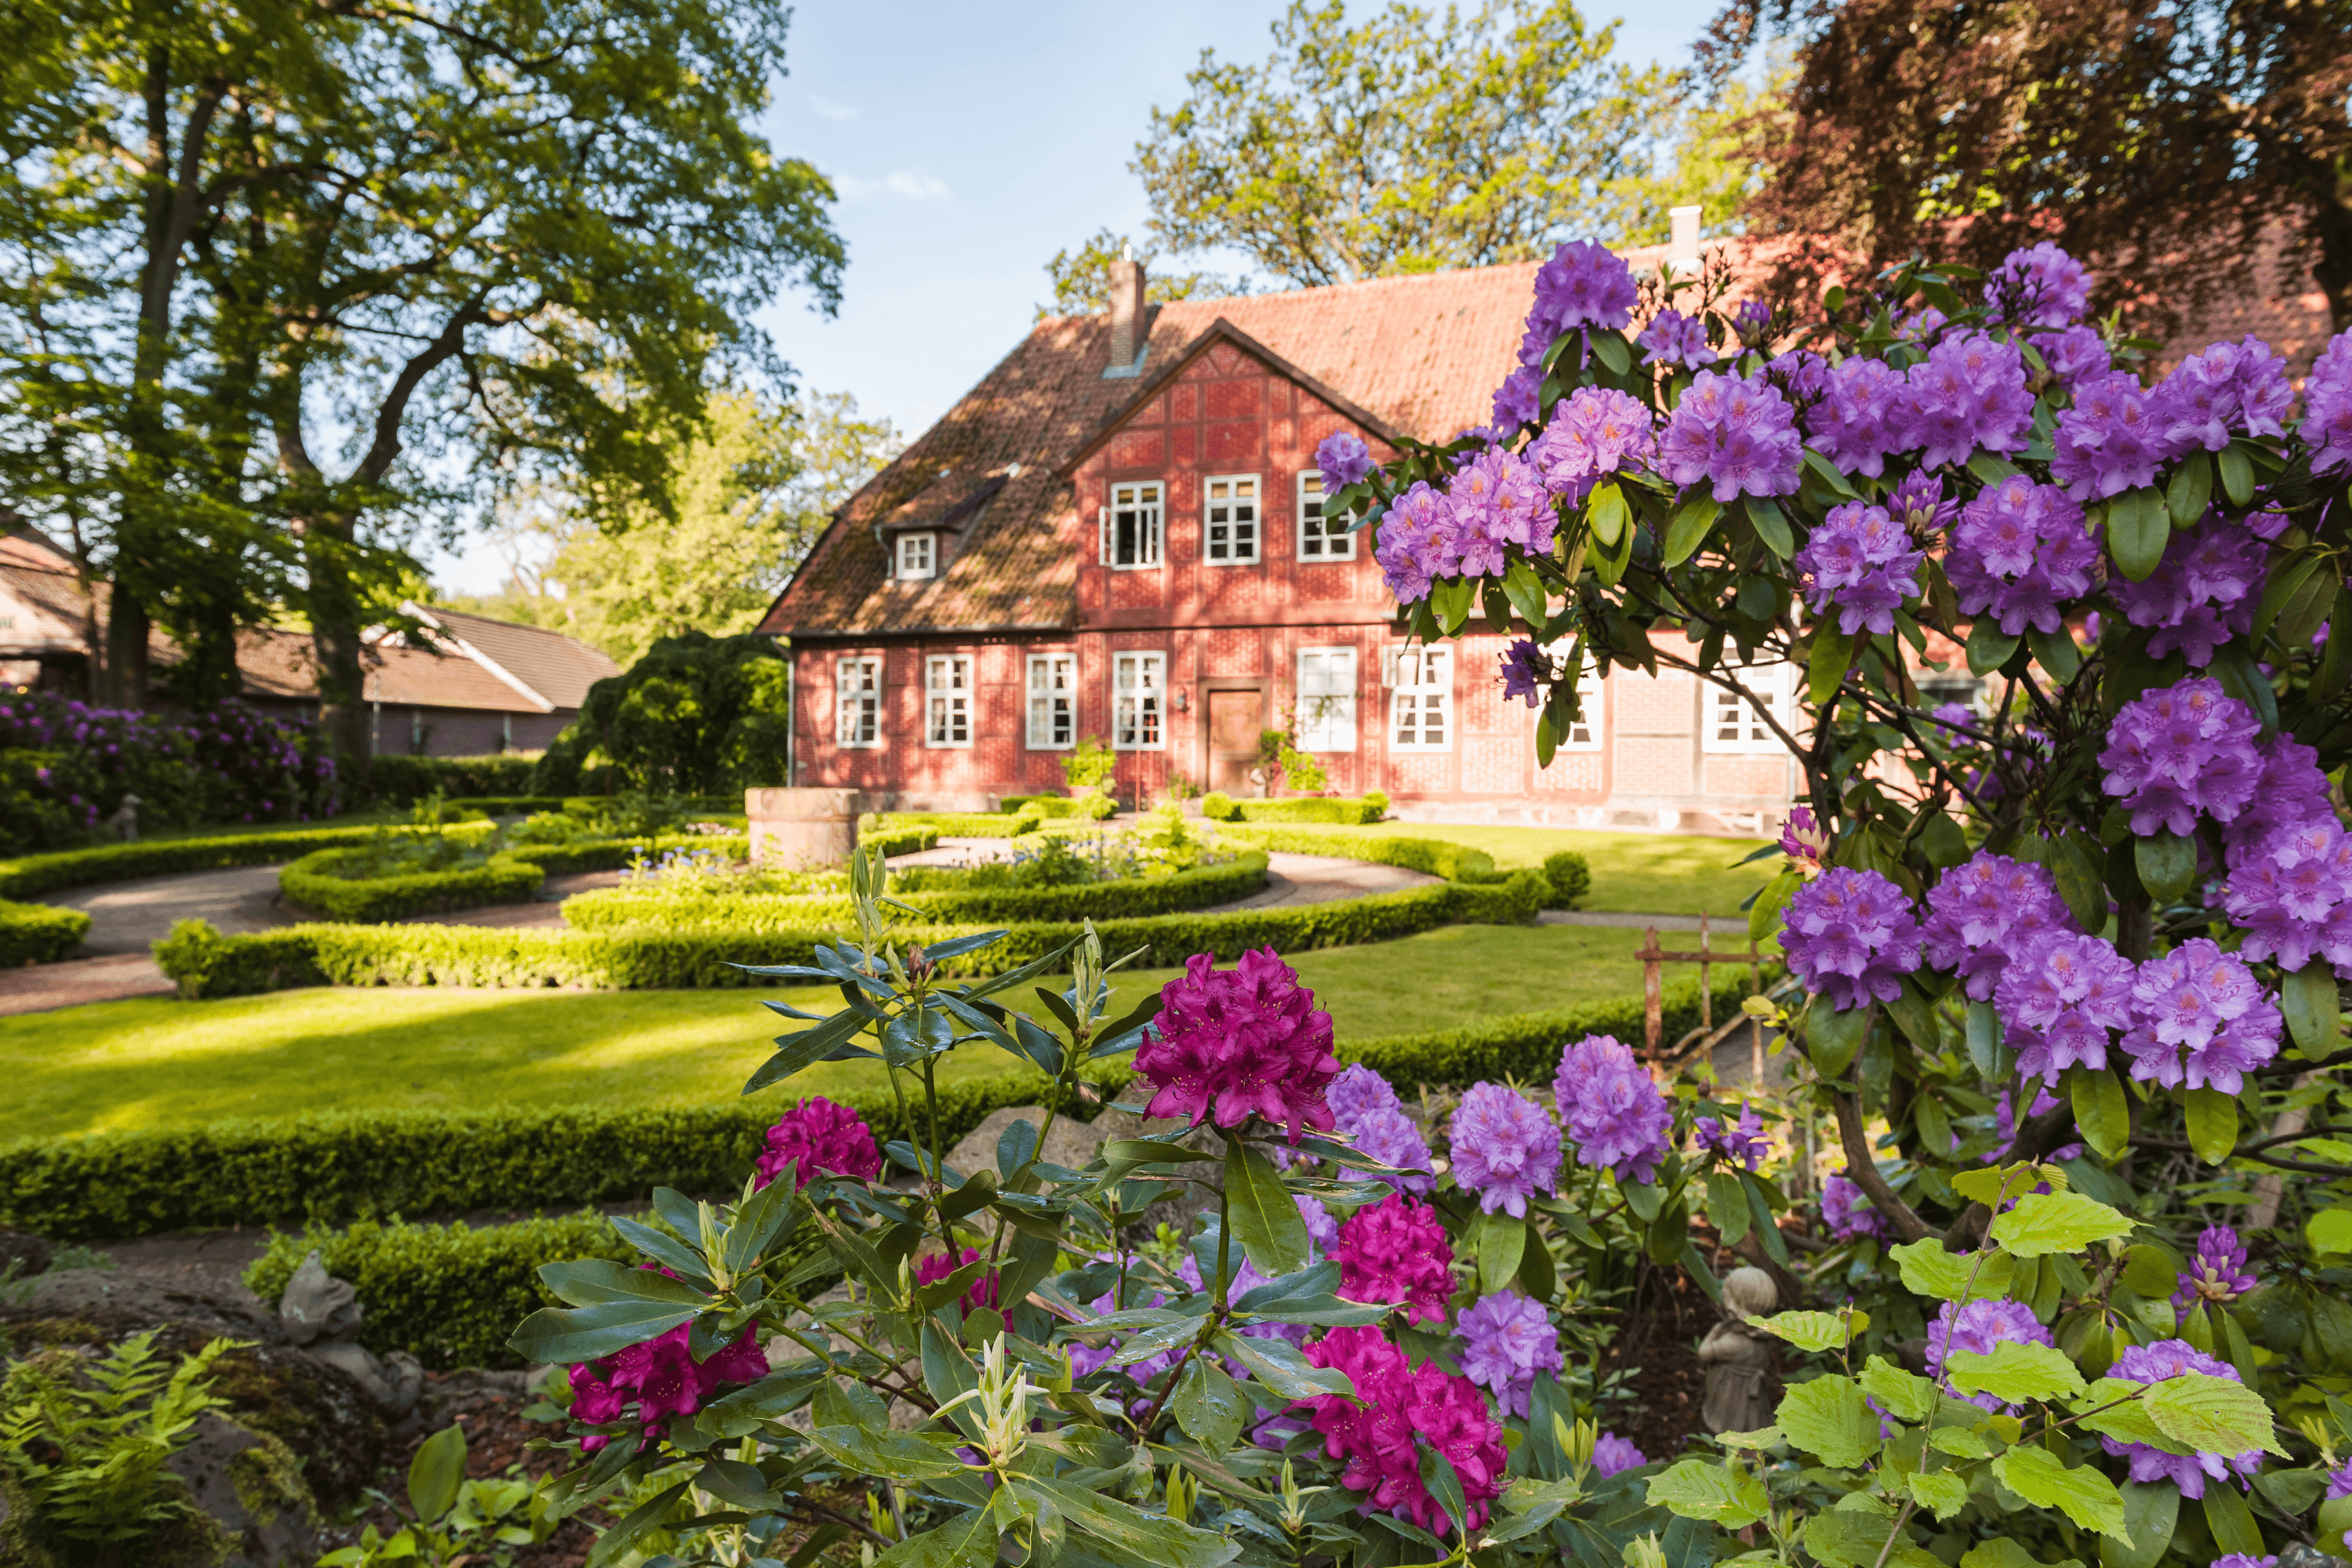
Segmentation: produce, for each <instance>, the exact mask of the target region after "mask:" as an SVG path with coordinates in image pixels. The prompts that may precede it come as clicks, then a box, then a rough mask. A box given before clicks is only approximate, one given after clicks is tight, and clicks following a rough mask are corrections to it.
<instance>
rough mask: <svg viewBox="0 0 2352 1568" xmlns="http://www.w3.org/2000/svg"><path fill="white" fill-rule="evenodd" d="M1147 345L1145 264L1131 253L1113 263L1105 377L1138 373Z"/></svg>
mask: <svg viewBox="0 0 2352 1568" xmlns="http://www.w3.org/2000/svg"><path fill="white" fill-rule="evenodd" d="M1143 346H1144V339H1143V263H1142V262H1140V261H1138V260H1137V259H1136V258H1135V254H1134V252H1133V251H1129V252H1128V253H1127V254H1125V255H1122V256H1121V257H1120V258H1118V260H1116V261H1114V262H1112V263H1111V264H1110V363H1109V364H1108V365H1106V366H1104V367H1103V374H1105V375H1106V376H1130V375H1134V374H1137V373H1138V372H1139V370H1140V369H1141V368H1142V367H1141V365H1140V364H1139V363H1137V362H1138V360H1139V357H1140V354H1141V351H1142V349H1143Z"/></svg>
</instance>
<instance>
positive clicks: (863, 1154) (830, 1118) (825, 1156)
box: [752, 1098, 882, 1187]
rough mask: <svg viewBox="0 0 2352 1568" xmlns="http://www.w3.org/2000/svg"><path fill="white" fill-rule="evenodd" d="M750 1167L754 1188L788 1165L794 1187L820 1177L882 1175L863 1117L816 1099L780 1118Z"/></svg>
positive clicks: (862, 1179) (879, 1157)
mask: <svg viewBox="0 0 2352 1568" xmlns="http://www.w3.org/2000/svg"><path fill="white" fill-rule="evenodd" d="M752 1166H753V1169H754V1171H755V1172H756V1174H755V1175H754V1176H753V1178H752V1180H753V1183H754V1184H755V1185H758V1186H762V1187H764V1186H766V1185H767V1184H769V1183H771V1182H772V1181H774V1180H775V1179H776V1178H777V1177H778V1176H781V1175H782V1174H783V1173H784V1171H785V1169H786V1167H788V1166H789V1167H791V1168H792V1170H793V1185H794V1186H795V1187H805V1186H807V1185H808V1184H809V1183H810V1182H812V1181H814V1179H815V1178H816V1176H817V1173H819V1172H823V1173H825V1174H827V1175H833V1176H848V1177H851V1178H853V1179H854V1180H856V1181H860V1182H870V1181H872V1180H873V1179H874V1178H875V1177H877V1176H878V1175H880V1174H881V1173H882V1152H881V1151H880V1150H878V1149H877V1148H876V1147H875V1146H874V1130H873V1129H872V1128H870V1127H868V1126H866V1119H865V1118H864V1117H862V1116H860V1115H858V1114H857V1112H856V1111H855V1110H851V1109H850V1108H849V1107H847V1106H845V1105H835V1103H834V1102H833V1101H831V1100H825V1099H823V1098H818V1099H813V1100H803V1101H801V1102H800V1103H799V1104H798V1105H796V1106H794V1107H793V1109H792V1110H787V1111H785V1112H784V1114H783V1115H782V1117H780V1118H778V1119H777V1121H776V1124H775V1125H774V1126H773V1127H771V1128H769V1129H768V1135H767V1140H766V1143H765V1146H764V1147H762V1148H761V1151H760V1153H759V1157H758V1158H757V1159H755V1160H754V1161H753V1162H752Z"/></svg>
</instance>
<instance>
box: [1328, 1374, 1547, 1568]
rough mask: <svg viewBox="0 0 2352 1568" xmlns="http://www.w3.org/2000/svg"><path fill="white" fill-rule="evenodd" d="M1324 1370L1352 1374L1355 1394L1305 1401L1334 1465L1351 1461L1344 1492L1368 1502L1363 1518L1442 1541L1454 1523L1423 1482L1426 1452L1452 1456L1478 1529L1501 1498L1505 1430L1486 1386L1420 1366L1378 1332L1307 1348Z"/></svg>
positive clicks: (1467, 1512)
mask: <svg viewBox="0 0 2352 1568" xmlns="http://www.w3.org/2000/svg"><path fill="white" fill-rule="evenodd" d="M1307 1360H1308V1361H1309V1362H1310V1363H1313V1364H1315V1365H1317V1366H1326V1367H1334V1368H1337V1369H1338V1370H1339V1371H1340V1372H1343V1373H1346V1374H1347V1377H1348V1381H1349V1384H1351V1385H1353V1387H1354V1388H1355V1391H1356V1396H1355V1398H1353V1399H1350V1398H1349V1397H1348V1396H1347V1395H1345V1394H1323V1395H1321V1396H1320V1397H1318V1398H1315V1399H1310V1400H1307V1401H1306V1405H1307V1408H1308V1409H1310V1410H1312V1411H1313V1412H1314V1417H1313V1421H1312V1425H1313V1426H1314V1428H1315V1430H1316V1431H1317V1432H1318V1433H1319V1434H1321V1435H1322V1437H1323V1445H1324V1446H1323V1452H1324V1455H1325V1457H1326V1458H1333V1459H1341V1460H1344V1461H1346V1468H1344V1469H1342V1470H1341V1471H1340V1473H1339V1484H1340V1485H1342V1486H1344V1487H1347V1488H1348V1489H1350V1490H1352V1491H1359V1492H1361V1493H1363V1494H1364V1497H1365V1502H1364V1511H1366V1512H1381V1513H1391V1514H1395V1515H1397V1516H1398V1517H1399V1518H1402V1519H1407V1520H1411V1521H1412V1522H1413V1523H1415V1524H1417V1525H1419V1526H1420V1527H1421V1528H1423V1530H1427V1531H1433V1532H1434V1533H1436V1534H1440V1535H1443V1534H1444V1533H1446V1532H1447V1531H1451V1530H1452V1529H1453V1528H1454V1526H1453V1521H1451V1519H1449V1518H1448V1516H1447V1514H1446V1511H1445V1509H1444V1506H1443V1505H1442V1504H1440V1503H1439V1502H1438V1500H1436V1499H1435V1498H1434V1497H1432V1496H1431V1495H1430V1491H1429V1488H1428V1487H1427V1486H1425V1485H1424V1484H1423V1481H1422V1479H1421V1455H1422V1450H1423V1447H1427V1448H1430V1449H1433V1450H1434V1451H1435V1452H1437V1453H1440V1454H1443V1455H1444V1456H1445V1458H1446V1462H1447V1463H1449V1464H1451V1465H1452V1466H1453V1467H1454V1476H1455V1478H1456V1479H1458V1480H1459V1481H1460V1482H1461V1483H1462V1497H1463V1501H1464V1504H1465V1507H1464V1510H1463V1512H1464V1523H1465V1525H1467V1526H1468V1528H1470V1529H1471V1530H1474V1531H1475V1530H1476V1529H1477V1528H1478V1527H1479V1526H1481V1525H1482V1524H1484V1523H1486V1513H1487V1507H1488V1505H1489V1504H1490V1503H1492V1502H1493V1501H1494V1500H1495V1499H1496V1497H1498V1496H1500V1495H1501V1494H1502V1490H1503V1487H1504V1483H1505V1480H1506V1478H1505V1476H1504V1473H1503V1472H1504V1467H1505V1465H1506V1464H1507V1463H1508V1461H1509V1453H1508V1451H1507V1449H1506V1448H1505V1447H1503V1427H1502V1424H1501V1423H1499V1422H1497V1421H1496V1419H1495V1417H1494V1415H1492V1414H1491V1413H1490V1412H1489V1411H1488V1410H1487V1408H1486V1399H1485V1398H1484V1397H1483V1396H1482V1395H1481V1394H1479V1392H1478V1388H1477V1385H1476V1384H1474V1383H1472V1382H1471V1381H1470V1380H1469V1379H1468V1378H1466V1377H1459V1376H1456V1375H1454V1373H1449V1372H1447V1371H1446V1370H1445V1369H1444V1368H1443V1367H1441V1366H1439V1365H1438V1364H1437V1363H1435V1362H1433V1361H1425V1362H1423V1363H1421V1365H1419V1366H1417V1367H1416V1366H1414V1365H1413V1364H1412V1359H1411V1358H1410V1357H1408V1356H1407V1355H1406V1354H1405V1352H1402V1351H1401V1350H1399V1349H1398V1348H1397V1347H1396V1346H1394V1345H1392V1344H1391V1343H1389V1342H1387V1341H1386V1340H1384V1339H1382V1338H1381V1331H1380V1330H1378V1329H1376V1328H1370V1327H1366V1328H1352V1329H1334V1330H1332V1331H1330V1332H1329V1333H1328V1334H1327V1335H1325V1336H1324V1337H1323V1338H1322V1339H1320V1340H1318V1341H1317V1342H1315V1343H1314V1344H1311V1345H1309V1346H1307Z"/></svg>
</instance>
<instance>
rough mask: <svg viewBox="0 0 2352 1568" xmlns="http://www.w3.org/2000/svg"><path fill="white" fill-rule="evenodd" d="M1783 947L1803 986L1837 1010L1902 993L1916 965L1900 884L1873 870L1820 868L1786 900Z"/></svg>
mask: <svg viewBox="0 0 2352 1568" xmlns="http://www.w3.org/2000/svg"><path fill="white" fill-rule="evenodd" d="M1783 920H1784V929H1783V930H1782V931H1781V933H1780V948H1781V951H1782V952H1784V953H1786V954H1787V955H1788V960H1789V967H1790V970H1791V971H1793V972H1794V973H1796V975H1797V977H1798V978H1799V979H1800V980H1801V981H1803V982H1804V984H1805V989H1806V990H1808V991H1811V992H1812V993H1814V994H1817V995H1820V996H1824V997H1826V998H1828V1000H1829V1004H1830V1005H1831V1006H1832V1007H1835V1008H1838V1009H1839V1010H1840V1011H1846V1010H1850V1009H1852V1008H1855V1007H1859V1006H1862V1005H1864V1004H1865V1003H1868V1002H1871V1001H1873V1000H1875V1001H1880V1002H1892V1001H1894V1000H1895V998H1896V997H1897V996H1900V995H1901V994H1903V982H1902V976H1904V975H1906V974H1907V973H1910V972H1911V971H1912V970H1915V969H1916V968H1918V967H1919V921H1918V919H1917V918H1916V916H1915V915H1913V914H1912V912H1911V901H1910V900H1908V899H1906V898H1905V897H1904V896H1903V889H1900V888H1898V887H1896V886H1895V884H1894V883H1892V882H1890V881H1888V880H1887V879H1885V878H1884V877H1882V876H1880V875H1879V874H1878V873H1877V872H1875V871H1856V870H1852V869H1849V868H1843V867H1841V868H1837V869H1834V870H1830V871H1824V872H1822V874H1821V875H1820V876H1819V877H1817V878H1815V879H1813V880H1812V881H1811V882H1808V883H1806V884H1805V885H1804V886H1803V887H1801V888H1800V889H1797V890H1796V892H1795V893H1793V894H1791V895H1790V899H1789V903H1788V909H1787V912H1786V914H1785V915H1784V917H1783Z"/></svg>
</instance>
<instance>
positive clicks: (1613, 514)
mask: <svg viewBox="0 0 2352 1568" xmlns="http://www.w3.org/2000/svg"><path fill="white" fill-rule="evenodd" d="M1584 516H1585V521H1587V522H1589V523H1590V524H1591V527H1592V537H1593V540H1594V542H1597V543H1599V544H1601V546H1602V547H1604V548H1609V547H1613V546H1614V545H1615V544H1616V542H1618V541H1619V540H1620V539H1622V538H1623V537H1624V536H1625V529H1626V525H1627V524H1629V523H1631V522H1632V521H1633V513H1632V512H1631V511H1629V510H1626V506H1625V492H1624V491H1622V490H1621V489H1618V488H1617V481H1616V480H1614V479H1610V480H1608V481H1607V482H1605V483H1603V484H1600V485H1596V486H1594V487H1593V490H1592V499H1591V500H1590V501H1588V502H1586V503H1585V509H1584Z"/></svg>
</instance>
